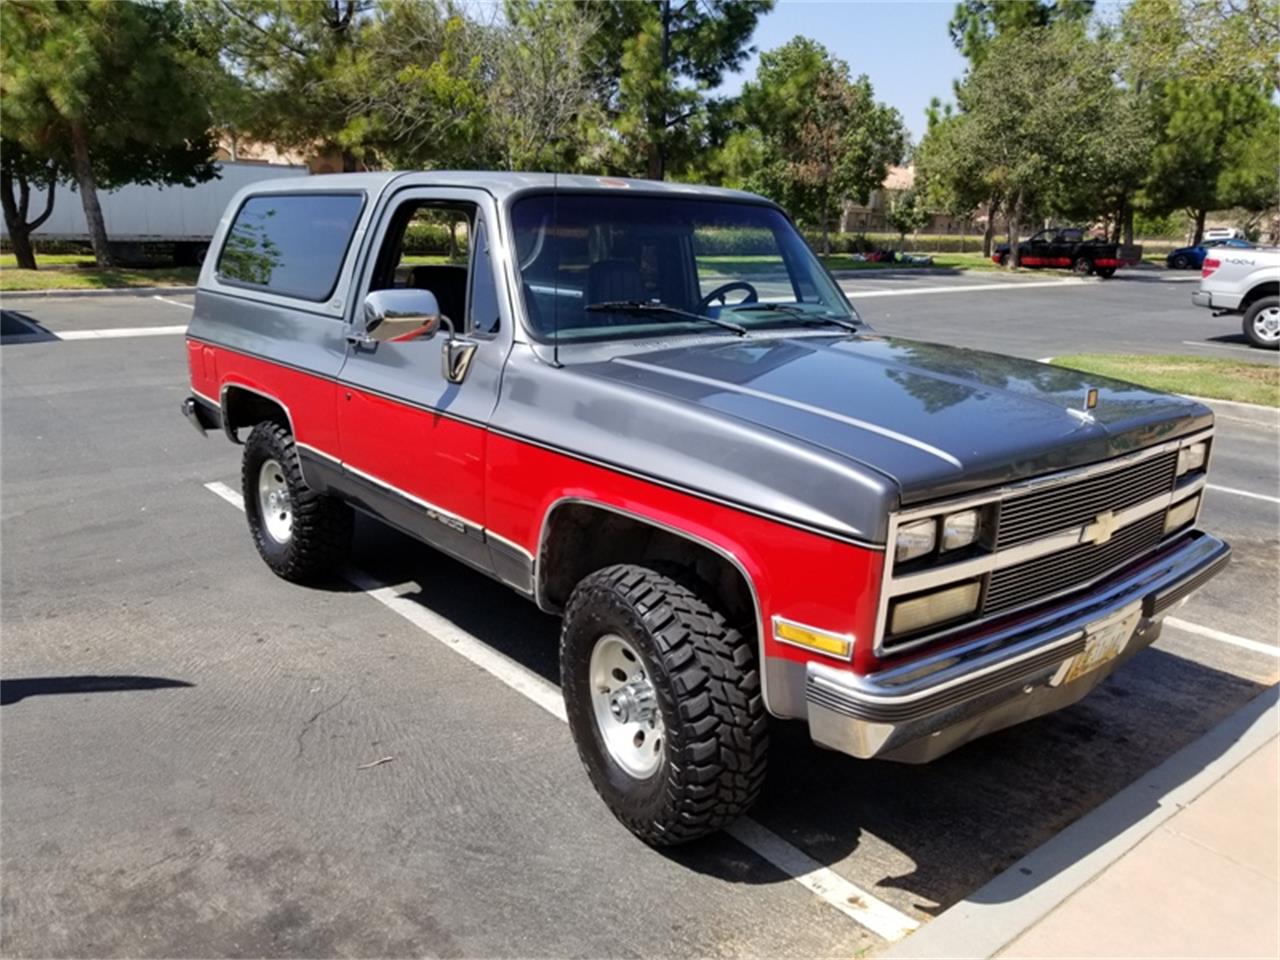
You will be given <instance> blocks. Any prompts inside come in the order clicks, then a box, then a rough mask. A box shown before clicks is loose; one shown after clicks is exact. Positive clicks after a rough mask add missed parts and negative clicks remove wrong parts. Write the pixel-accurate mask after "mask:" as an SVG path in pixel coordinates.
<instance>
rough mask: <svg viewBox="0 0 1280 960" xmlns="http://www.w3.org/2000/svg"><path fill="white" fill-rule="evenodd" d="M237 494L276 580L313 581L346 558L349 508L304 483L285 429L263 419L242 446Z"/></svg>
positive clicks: (350, 522)
mask: <svg viewBox="0 0 1280 960" xmlns="http://www.w3.org/2000/svg"><path fill="white" fill-rule="evenodd" d="M240 482H241V490H242V492H243V494H244V512H245V516H246V517H247V518H248V520H249V532H250V534H252V536H253V543H254V546H256V547H257V548H258V554H259V555H260V556H261V557H262V559H263V560H264V561H266V564H267V566H269V567H270V568H271V569H272V570H273V571H274V572H275V573H276V575H277V576H280V577H283V578H284V579H285V580H290V581H292V582H294V583H311V582H314V581H316V580H319V579H322V578H323V577H325V576H326V575H329V574H331V573H332V572H333V571H334V570H335V569H336V568H337V567H339V566H341V565H342V564H343V563H344V562H345V561H346V559H347V555H348V553H349V552H350V548H351V533H352V529H353V527H354V516H353V514H352V512H351V508H350V507H349V506H347V504H345V503H343V502H342V501H340V500H337V499H335V498H334V497H329V496H325V495H324V494H320V493H316V492H315V491H314V490H312V489H311V488H310V487H308V486H307V485H306V482H305V481H304V480H303V477H302V467H301V466H300V465H299V464H298V455H297V451H296V449H295V447H294V443H293V434H291V433H290V432H289V431H288V430H287V429H286V428H285V427H283V426H281V425H280V424H278V423H274V422H271V421H264V422H263V423H259V424H258V425H257V426H255V427H254V428H253V430H252V431H251V432H250V434H249V439H247V440H246V441H245V444H244V459H243V460H242V461H241V473H240Z"/></svg>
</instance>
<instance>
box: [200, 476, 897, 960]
mask: <svg viewBox="0 0 1280 960" xmlns="http://www.w3.org/2000/svg"><path fill="white" fill-rule="evenodd" d="M204 488H205V489H206V490H208V491H210V492H212V493H214V494H216V495H217V496H219V497H221V498H222V499H223V500H225V501H227V503H229V504H231V505H232V506H234V507H236V508H237V509H239V510H243V509H244V497H243V496H242V495H241V494H240V493H239V492H237V491H236V490H233V489H232V488H231V487H229V486H227V485H226V484H225V483H220V482H216V481H215V482H213V483H206V484H205V485H204ZM345 576H346V579H347V580H348V581H349V582H350V583H351V584H352V585H353V586H355V587H356V588H357V589H360V590H363V591H364V592H365V593H367V594H368V595H369V596H371V597H373V599H375V600H377V601H378V602H379V603H381V604H382V605H383V606H385V607H386V608H387V609H389V610H391V611H392V612H393V613H396V614H398V615H399V616H401V617H403V618H404V619H406V620H408V621H409V622H410V623H412V624H413V625H414V626H416V627H417V628H418V629H420V630H422V631H423V632H425V633H427V634H429V635H431V636H432V637H434V638H436V639H437V640H439V641H440V642H441V643H443V644H444V645H445V646H446V647H448V648H449V649H450V650H453V651H454V652H455V653H457V654H459V655H460V656H462V657H465V658H466V659H467V660H469V661H470V662H471V663H473V664H475V665H476V666H477V667H479V668H480V669H481V670H483V671H485V672H486V673H488V674H489V675H490V676H492V677H494V678H495V679H497V680H500V681H501V682H502V683H504V684H506V685H507V686H508V687H510V688H511V689H512V690H515V691H516V692H517V693H520V694H523V695H524V696H525V697H527V698H528V699H530V700H532V701H533V702H534V703H535V704H537V705H538V706H539V707H541V708H542V709H543V710H546V711H547V712H548V713H549V714H551V715H552V716H553V717H556V718H557V719H558V720H560V721H562V722H567V719H568V718H567V717H566V716H565V712H564V700H563V698H562V697H561V695H560V690H559V688H557V687H556V686H555V685H554V684H551V683H549V682H547V681H546V680H545V679H543V678H542V677H540V676H538V674H536V673H534V672H533V671H532V670H529V669H528V668H526V667H524V666H522V665H521V664H518V663H516V662H515V661H514V660H511V659H510V658H508V657H505V656H503V655H502V654H500V653H498V652H497V651H496V650H494V649H493V648H491V647H490V646H488V645H487V644H485V643H484V641H482V640H480V639H478V638H477V637H474V636H472V635H471V634H470V633H468V632H467V631H465V630H463V629H462V628H461V627H459V626H458V625H457V624H455V623H453V622H452V621H451V620H448V619H446V618H445V617H442V616H440V615H439V614H438V613H436V612H434V611H432V610H428V609H427V608H426V607H424V606H422V605H421V604H420V603H416V602H414V601H413V600H410V599H408V598H407V597H403V596H401V595H400V594H398V593H396V591H395V589H394V588H392V587H390V586H388V585H387V584H384V583H379V582H378V581H377V580H375V579H373V578H372V577H370V576H369V575H368V574H366V573H364V572H362V571H360V570H356V569H353V568H348V570H347V572H346V574H345ZM726 832H727V833H728V834H729V835H730V836H731V837H733V838H734V839H735V840H737V841H738V842H739V843H741V844H742V845H743V846H745V847H746V848H747V849H749V850H751V851H752V852H753V853H755V854H756V855H757V856H759V857H760V858H762V859H764V860H766V861H768V862H769V863H771V864H772V865H773V866H774V867H776V868H777V869H779V870H780V871H782V872H783V873H784V874H786V875H787V876H789V877H790V878H791V879H792V880H795V881H796V882H797V883H799V884H800V885H801V886H803V887H804V888H805V889H807V890H808V891H809V892H810V893H813V894H814V895H815V896H817V897H819V898H820V899H821V900H823V901H824V902H826V903H827V904H828V905H830V906H832V907H834V908H835V909H837V910H839V911H840V912H841V913H843V914H844V915H845V916H847V917H849V918H850V919H852V920H854V921H855V922H857V923H858V924H860V925H861V926H863V927H865V928H866V929H868V930H870V931H871V932H872V933H874V934H876V935H877V936H880V937H883V938H884V939H885V940H888V941H895V940H900V939H902V938H903V937H905V936H906V935H907V934H908V933H910V932H911V931H913V930H915V929H916V928H917V927H919V926H920V924H919V923H918V922H917V921H915V920H913V919H912V918H911V917H909V916H907V915H906V914H905V913H902V912H901V911H900V910H897V909H896V908H894V907H891V906H890V905H889V904H887V903H885V902H884V901H883V900H880V899H878V898H876V897H875V896H873V895H872V894H870V893H868V892H867V891H866V890H863V889H862V888H861V887H859V886H857V885H855V884H852V883H850V882H849V881H848V880H846V879H844V878H843V877H841V876H840V875H839V874H838V873H836V872H835V871H834V870H831V869H829V868H827V867H824V866H822V864H820V863H818V862H817V861H816V860H814V859H813V858H812V857H810V856H809V855H808V854H806V853H804V852H803V851H802V850H800V849H798V848H796V847H794V846H792V845H791V844H789V843H787V842H786V841H785V840H783V839H782V838H781V837H779V836H778V835H777V834H775V833H773V832H772V831H770V830H768V829H766V828H765V827H763V826H761V825H760V824H759V823H756V822H755V821H754V820H751V819H749V818H745V817H744V818H743V819H741V820H739V821H738V822H737V823H735V824H734V825H733V826H732V827H730V828H729V830H728V831H726Z"/></svg>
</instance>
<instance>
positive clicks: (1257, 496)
mask: <svg viewBox="0 0 1280 960" xmlns="http://www.w3.org/2000/svg"><path fill="white" fill-rule="evenodd" d="M1205 486H1206V487H1208V488H1209V489H1210V490H1217V491H1218V492H1219V493H1230V494H1232V495H1233V496H1237V497H1248V498H1249V499H1250V500H1266V501H1267V502H1268V503H1280V497H1273V496H1271V495H1270V494H1267V493H1254V492H1253V491H1252V490H1238V489H1236V488H1235V487H1220V486H1218V485H1217V484H1216V483H1206V484H1205Z"/></svg>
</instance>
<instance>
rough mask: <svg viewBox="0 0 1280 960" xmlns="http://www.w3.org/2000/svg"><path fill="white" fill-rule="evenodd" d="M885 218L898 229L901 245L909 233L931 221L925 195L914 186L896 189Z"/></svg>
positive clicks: (899, 243)
mask: <svg viewBox="0 0 1280 960" xmlns="http://www.w3.org/2000/svg"><path fill="white" fill-rule="evenodd" d="M885 219H886V220H888V221H889V226H891V227H893V229H895V230H897V231H898V245H899V246H901V245H902V243H903V241H904V240H906V237H907V234H908V233H915V232H916V231H918V230H919V229H920V228H921V227H923V226H924V225H925V224H926V223H928V222H929V208H928V207H927V206H925V203H924V197H923V196H922V195H921V193H920V192H919V191H917V190H916V189H915V188H914V187H909V188H907V189H906V190H895V191H894V192H893V193H891V194H890V195H889V203H888V206H887V207H886V209H885Z"/></svg>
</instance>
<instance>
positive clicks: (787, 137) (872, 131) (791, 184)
mask: <svg viewBox="0 0 1280 960" xmlns="http://www.w3.org/2000/svg"><path fill="white" fill-rule="evenodd" d="M742 103H743V110H744V115H745V117H746V119H747V121H748V122H749V123H750V124H751V125H753V126H754V127H756V128H757V129H758V130H759V131H760V137H761V141H762V156H763V161H764V162H763V165H762V167H761V169H760V171H759V173H758V174H757V176H756V178H755V180H756V182H755V183H753V184H751V185H753V186H756V187H757V189H761V190H763V192H766V193H768V194H770V195H771V196H774V197H778V198H780V199H781V200H782V201H783V202H784V203H785V204H786V205H787V206H788V207H789V208H790V209H791V210H792V211H793V212H794V213H795V214H796V215H797V216H798V217H799V218H800V219H801V220H802V221H805V222H807V223H809V224H813V225H816V226H818V227H819V228H820V229H821V231H822V248H823V253H824V254H829V253H830V252H831V240H830V224H831V221H832V219H833V218H835V217H836V216H838V214H839V207H840V205H841V204H842V203H843V202H844V201H845V200H848V199H855V198H856V199H857V200H858V201H859V202H860V203H864V204H865V203H866V202H867V200H868V199H869V198H870V195H871V191H872V190H875V189H877V188H878V187H879V186H880V185H881V184H882V183H883V182H884V178H885V175H886V174H887V173H888V170H889V166H890V165H891V164H894V163H898V162H900V161H901V160H902V155H903V152H904V151H905V149H906V142H907V138H906V131H905V129H904V128H903V125H902V118H901V116H899V115H898V112H897V111H896V110H894V109H893V108H892V107H887V106H885V105H884V104H881V103H877V102H876V100H875V96H874V92H873V90H872V88H871V82H870V81H869V80H868V79H867V78H866V76H865V75H864V76H860V77H858V78H857V79H856V80H855V79H851V78H850V76H849V67H848V65H847V64H845V63H844V62H843V61H841V60H837V59H834V58H833V57H832V56H831V55H830V54H829V53H828V52H827V50H826V48H824V47H823V46H822V45H821V44H818V43H816V42H814V41H813V40H810V39H808V38H807V37H795V38H794V39H792V40H791V41H790V42H789V43H787V44H786V45H785V46H783V47H781V48H779V49H777V50H774V51H771V52H768V53H764V54H761V55H760V65H759V68H758V70H757V71H756V78H755V80H754V81H752V82H751V83H749V84H747V85H746V86H745V87H744V88H743V92H742Z"/></svg>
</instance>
